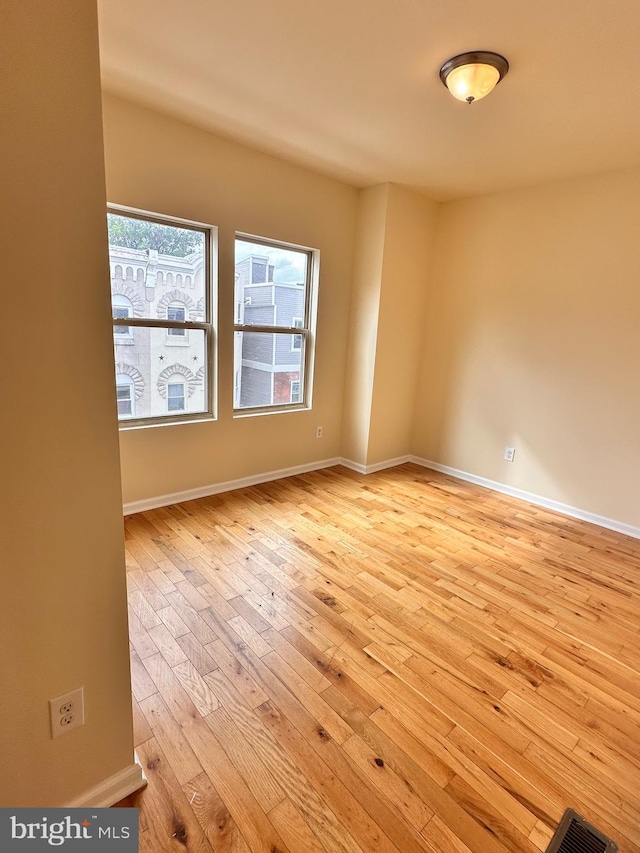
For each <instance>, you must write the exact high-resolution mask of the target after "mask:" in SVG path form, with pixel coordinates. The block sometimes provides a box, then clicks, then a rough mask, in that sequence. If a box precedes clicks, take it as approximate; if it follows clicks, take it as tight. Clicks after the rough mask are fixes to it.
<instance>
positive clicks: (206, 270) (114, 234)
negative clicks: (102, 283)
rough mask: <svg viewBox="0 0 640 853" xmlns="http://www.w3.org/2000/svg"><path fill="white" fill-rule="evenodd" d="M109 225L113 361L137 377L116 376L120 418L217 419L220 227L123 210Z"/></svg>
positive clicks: (158, 420) (161, 420) (113, 215)
mask: <svg viewBox="0 0 640 853" xmlns="http://www.w3.org/2000/svg"><path fill="white" fill-rule="evenodd" d="M107 219H108V226H109V257H110V263H111V269H112V270H113V278H112V281H111V290H112V297H111V298H112V317H113V331H114V350H115V363H116V365H121V364H123V363H126V364H127V365H129V367H130V369H131V371H132V376H134V378H135V382H134V383H131V382H127V381H125V380H122V381H120V379H121V375H120V374H118V379H117V382H116V384H117V390H118V416H119V418H120V419H121V420H123V421H125V420H126V421H127V426H130V425H131V424H132V423H135V424H139V423H164V422H167V421H173V420H183V419H189V420H192V419H194V418H206V417H212V416H213V393H212V388H211V381H212V378H211V377H212V376H213V370H212V365H213V358H212V352H211V342H212V340H213V311H214V306H213V299H212V290H213V284H212V281H211V269H212V263H211V257H212V252H213V244H214V237H215V229H214V228H210V227H208V226H204V225H198V224H195V223H191V222H183V221H181V220H177V219H171V218H168V217H160V216H155V215H149V214H146V213H142V212H138V211H128V210H126V211H125V210H124V209H119V208H110V209H109V211H108V217H107ZM123 271H124V273H123ZM123 282H124V283H123ZM125 288H126V296H124V295H123V294H122V290H123V289H125ZM174 288H179V289H176V290H175V291H174ZM196 306H197V310H196ZM125 319H126V321H127V324H126V325H124V322H123V321H124V320H125ZM134 330H135V334H134ZM172 344H173V348H172ZM176 344H180V357H179V359H177V361H178V362H179V363H180V370H179V371H178V373H177V374H176V375H175V379H174V378H173V375H174V371H173V370H171V372H168V371H167V367H168V366H169V365H173V364H174V363H175V362H176V358H175V355H176V349H175V345H176ZM200 368H204V369H203V370H202V371H201V372H200ZM116 372H117V371H116ZM196 373H197V374H198V376H197V378H196ZM136 377H137V378H136ZM167 377H168V378H167ZM125 386H126V387H125ZM143 388H144V389H145V391H144V394H143V393H142V389H143Z"/></svg>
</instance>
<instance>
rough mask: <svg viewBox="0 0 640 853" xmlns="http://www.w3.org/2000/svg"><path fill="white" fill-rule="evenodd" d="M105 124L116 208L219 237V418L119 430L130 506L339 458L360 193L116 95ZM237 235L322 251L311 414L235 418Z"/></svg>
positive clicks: (109, 184) (110, 192)
mask: <svg viewBox="0 0 640 853" xmlns="http://www.w3.org/2000/svg"><path fill="white" fill-rule="evenodd" d="M104 123H105V158H106V171H107V194H108V198H109V201H110V202H112V203H116V204H124V205H128V206H131V207H136V208H141V209H144V210H149V211H154V212H157V213H165V214H170V215H172V216H178V217H183V218H187V219H192V220H197V221H200V222H206V223H209V224H211V225H216V226H218V228H219V249H220V258H219V273H220V279H219V288H220V299H219V393H218V399H219V410H218V420H217V421H215V422H201V423H196V424H183V425H179V426H178V425H176V426H165V427H158V428H152V429H149V428H147V429H138V430H130V431H123V432H121V455H122V472H123V497H124V500H125V502H129V501H135V500H142V499H146V498H153V497H156V496H158V495H164V494H170V493H174V492H178V491H182V490H188V489H194V488H198V487H204V486H207V485H209V484H214V483H219V482H225V481H228V480H234V479H237V478H241V477H245V476H252V475H256V474H260V473H265V472H269V471H273V470H277V469H280V468H287V467H290V466H295V465H300V464H310V463H313V462H317V461H321V460H323V459H328V458H332V457H335V456H339V455H340V449H341V425H342V401H343V387H344V376H345V362H346V350H347V331H348V312H349V303H350V289H351V272H352V263H353V239H354V229H355V218H356V205H357V191H356V190H355V189H354V188H352V187H349V186H347V185H345V184H341V183H339V182H338V181H334V180H331V179H329V178H326V177H324V176H322V175H319V174H316V173H314V172H311V171H309V170H307V169H303V168H301V167H298V166H295V165H292V164H289V163H286V162H285V161H283V160H279V159H277V158H275V157H270V156H268V155H265V154H261V153H259V152H257V151H255V150H252V149H250V148H246V147H244V146H241V145H238V144H236V143H233V142H230V141H228V140H226V139H222V138H220V137H217V136H215V135H213V134H211V133H208V132H205V131H203V130H199V129H197V128H195V127H192V126H189V125H186V124H184V123H182V122H179V121H176V120H174V119H171V118H169V117H166V116H164V115H162V114H160V113H157V112H154V111H151V110H147V109H145V108H143V107H140V106H136V105H134V104H131V103H128V102H126V101H123V100H120V99H118V98H115V97H113V96H109V95H106V96H105V99H104ZM236 231H242V232H245V233H249V234H255V235H259V236H263V237H270V238H273V239H277V240H283V241H286V242H291V243H297V244H299V245H305V246H310V247H312V248H315V249H319V250H320V278H321V286H320V291H319V305H318V326H317V331H318V335H317V339H318V343H317V350H316V369H315V377H314V395H313V410H312V411H309V412H288V413H284V414H271V415H264V416H254V417H244V418H233V416H232V394H233V369H232V358H233V336H232V327H231V324H232V322H233V281H234V258H233V239H234V235H235V232H236ZM318 425H322V426H323V427H324V437H323V438H322V439H320V440H319V439H316V438H315V429H316V426H318Z"/></svg>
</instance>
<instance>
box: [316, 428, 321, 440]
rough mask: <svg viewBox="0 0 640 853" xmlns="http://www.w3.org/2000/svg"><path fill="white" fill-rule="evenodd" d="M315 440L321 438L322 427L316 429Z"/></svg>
mask: <svg viewBox="0 0 640 853" xmlns="http://www.w3.org/2000/svg"><path fill="white" fill-rule="evenodd" d="M316 438H322V427H321V426H317V427H316Z"/></svg>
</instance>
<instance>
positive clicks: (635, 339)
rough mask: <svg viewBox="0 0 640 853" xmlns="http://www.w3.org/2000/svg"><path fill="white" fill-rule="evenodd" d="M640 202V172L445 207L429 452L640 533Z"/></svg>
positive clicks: (433, 318)
mask: <svg viewBox="0 0 640 853" xmlns="http://www.w3.org/2000/svg"><path fill="white" fill-rule="evenodd" d="M638 198H640V170H637V169H636V170H631V171H624V172H622V171H621V172H617V173H611V174H608V175H601V176H597V177H592V178H584V179H581V180H572V181H566V182H561V183H555V184H550V185H546V186H543V187H538V188H534V189H529V190H520V191H514V192H509V193H501V194H497V195H492V196H487V197H484V198H477V199H472V200H466V201H459V202H452V203H449V204H446V205H443V206H442V209H441V212H440V217H439V223H438V229H437V239H436V247H435V265H434V273H433V279H432V286H431V290H430V304H429V311H428V321H427V325H426V333H425V347H424V352H423V361H422V378H421V384H420V392H419V395H418V404H417V414H416V420H415V429H414V439H413V452H414V453H415V454H417V455H419V456H422V457H425V458H427V459H431V460H433V461H436V462H440V463H442V464H446V465H450V466H452V467H455V468H458V469H461V470H463V471H466V472H470V473H473V474H476V475H479V476H483V477H488V478H490V479H493V480H497V481H500V482H502V483H507V484H509V485H512V486H514V487H517V488H520V489H525V490H528V491H530V492H533V493H537V494H539V495H543V496H545V497H547V498H551V499H554V500H558V501H562V502H564V503H567V504H570V505H572V506H575V507H578V508H580V509H583V510H587V511H590V512H594V513H598V514H600V515H604V516H607V517H610V518H613V519H617V520H619V521H622V522H626V523H628V524H632V525H640V500H639V498H640V487H639V485H638V475H637V474H638V471H639V470H640V440H639V437H640V396H639V395H638V365H640V334H638V318H639V317H640V287H639V286H638V271H639V262H638V245H639V244H638V235H639V234H640V206H639V205H638ZM507 445H509V446H513V447H515V448H516V458H515V462H514V463H512V464H510V463H507V462H504V461H503V453H504V448H505V446H507Z"/></svg>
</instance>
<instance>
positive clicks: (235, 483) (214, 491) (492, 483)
mask: <svg viewBox="0 0 640 853" xmlns="http://www.w3.org/2000/svg"><path fill="white" fill-rule="evenodd" d="M405 462H414V463H415V464H416V465H421V466H422V467H423V468H430V469H431V470H433V471H440V472H441V473H442V474H447V475H448V476H450V477H455V478H456V479H458V480H465V481H466V482H468V483H475V485H477V486H483V487H484V488H485V489H491V490H492V491H494V492H501V493H502V494H503V495H509V496H510V497H512V498H518V499H519V500H524V501H528V502H529V503H532V504H536V505H537V506H541V507H544V508H545V509H551V510H554V511H555V512H559V513H562V514H563V515H568V516H570V517H571V518H578V519H580V520H581V521H588V522H589V523H590V524H597V525H598V526H599V527H605V528H606V529H607V530H614V531H615V532H616V533H624V534H625V535H626V536H631V537H633V538H634V539H640V527H634V526H633V525H632V524H626V523H625V522H622V521H617V520H616V519H614V518H607V517H606V516H604V515H597V514H596V513H594V512H588V511H587V510H584V509H580V508H579V507H575V506H570V505H569V504H565V503H561V502H560V501H554V500H551V499H550V498H546V497H544V496H543V495H536V494H534V493H533V492H527V491H525V490H524V489H517V488H515V487H514V486H508V485H507V484H506V483H499V482H497V481H496V480H489V479H487V478H486V477H479V476H477V475H476V474H470V473H469V472H468V471H461V470H460V469H459V468H451V467H450V466H449V465H441V464H440V463H439V462H432V461H431V460H430V459H422V458H421V457H419V456H410V455H408V456H398V457H396V458H395V459H386V460H385V461H384V462H376V463H374V464H373V465H362V464H361V463H360V462H353V461H352V460H351V459H344V458H341V457H335V458H333V459H323V460H320V461H318V462H311V463H307V464H306V465H295V466H293V467H291V468H279V469H278V470H276V471H265V472H264V473H263V474H255V475H253V476H251V477H241V478H240V479H238V480H228V481H226V482H224V483H212V484H211V485H208V486H200V487H198V488H197V489H187V490H186V491H183V492H174V493H173V494H168V495H158V496H157V497H154V498H147V499H145V500H141V501H131V502H130V503H125V504H124V506H123V511H124V515H132V514H133V513H135V512H144V511H145V510H148V509H157V508H158V507H161V506H171V505H172V504H178V503H183V502H184V501H193V500H197V499H198V498H206V497H209V495H218V494H221V493H222V492H231V491H233V490H234V489H243V488H246V487H247V486H257V485H259V484H260V483H269V482H271V481H272V480H281V479H283V478H284V477H295V476H296V475H297V474H307V473H308V472H310V471H320V470H321V469H323V468H332V467H334V466H335V465H344V467H345V468H349V469H350V470H352V471H357V472H358V473H359V474H373V473H375V472H376V471H383V470H385V469H386V468H395V467H396V466H398V465H404V463H405Z"/></svg>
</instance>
